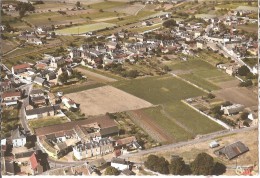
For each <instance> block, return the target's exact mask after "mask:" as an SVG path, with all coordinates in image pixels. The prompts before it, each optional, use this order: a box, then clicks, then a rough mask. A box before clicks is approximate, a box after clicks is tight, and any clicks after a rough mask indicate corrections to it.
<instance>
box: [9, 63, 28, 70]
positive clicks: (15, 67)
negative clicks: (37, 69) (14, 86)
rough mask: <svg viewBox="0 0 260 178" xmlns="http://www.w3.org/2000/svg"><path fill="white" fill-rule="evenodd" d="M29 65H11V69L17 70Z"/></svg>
mask: <svg viewBox="0 0 260 178" xmlns="http://www.w3.org/2000/svg"><path fill="white" fill-rule="evenodd" d="M29 67H30V65H29V64H26V63H25V64H20V65H16V66H13V69H14V70H18V69H26V68H29Z"/></svg>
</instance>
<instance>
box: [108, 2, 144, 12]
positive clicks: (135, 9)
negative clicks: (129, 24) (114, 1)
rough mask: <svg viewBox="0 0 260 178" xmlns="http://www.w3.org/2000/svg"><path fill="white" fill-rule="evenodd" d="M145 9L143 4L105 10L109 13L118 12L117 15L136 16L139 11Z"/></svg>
mask: <svg viewBox="0 0 260 178" xmlns="http://www.w3.org/2000/svg"><path fill="white" fill-rule="evenodd" d="M144 7H145V5H143V4H134V5H129V4H126V5H122V6H119V7H112V8H108V9H106V11H111V12H114V11H116V12H119V13H126V14H129V15H136V14H137V13H138V12H139V11H140V10H141V9H143V8H144Z"/></svg>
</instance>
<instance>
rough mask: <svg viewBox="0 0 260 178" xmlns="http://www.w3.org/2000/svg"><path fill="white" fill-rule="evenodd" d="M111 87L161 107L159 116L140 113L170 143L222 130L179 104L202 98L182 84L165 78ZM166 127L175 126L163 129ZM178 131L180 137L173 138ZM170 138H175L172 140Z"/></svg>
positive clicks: (117, 83) (150, 112)
mask: <svg viewBox="0 0 260 178" xmlns="http://www.w3.org/2000/svg"><path fill="white" fill-rule="evenodd" d="M113 85H114V86H115V87H117V88H119V89H121V90H124V91H126V92H128V93H130V94H133V95H135V96H137V97H140V98H142V99H145V100H146V101H149V102H151V103H153V104H154V105H161V106H162V109H161V110H160V112H155V111H156V110H158V109H154V108H152V109H150V108H149V109H144V110H143V111H142V112H144V113H146V114H147V115H148V116H149V118H150V121H149V122H151V123H156V125H159V126H160V127H161V128H162V129H163V130H164V131H166V132H167V134H169V135H171V136H172V139H171V141H176V140H177V141H179V140H184V139H188V138H191V137H192V136H195V135H198V134H206V133H210V132H213V131H218V130H221V129H223V128H222V127H221V126H219V125H218V124H216V123H214V122H212V121H210V120H209V119H208V118H206V117H204V116H202V115H201V114H199V113H197V112H196V111H194V110H193V109H191V108H189V107H188V106H187V105H185V104H184V103H182V102H181V100H183V99H186V98H191V97H195V96H201V95H204V94H205V93H204V92H202V91H201V90H199V89H197V88H195V87H193V86H191V85H189V84H187V83H186V82H184V81H182V80H179V79H177V78H174V77H172V76H169V75H166V76H160V77H147V78H142V79H135V80H129V81H119V82H114V83H113ZM191 116H192V117H191ZM153 117H154V118H153ZM167 123H175V124H169V125H167ZM176 125H177V126H178V127H177V126H176ZM178 130H179V131H180V132H181V133H182V134H179V135H178V134H176V133H175V132H177V131H178ZM179 131H178V132H179ZM183 132H185V134H184V133H183ZM174 134H176V135H175V137H174V136H173V135H174Z"/></svg>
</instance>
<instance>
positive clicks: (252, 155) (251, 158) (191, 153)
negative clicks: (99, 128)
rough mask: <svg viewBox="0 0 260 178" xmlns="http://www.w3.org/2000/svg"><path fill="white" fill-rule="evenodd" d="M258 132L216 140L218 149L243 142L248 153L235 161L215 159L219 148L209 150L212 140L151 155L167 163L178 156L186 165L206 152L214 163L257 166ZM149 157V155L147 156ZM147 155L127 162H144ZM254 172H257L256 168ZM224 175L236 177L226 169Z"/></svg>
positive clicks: (232, 171)
mask: <svg viewBox="0 0 260 178" xmlns="http://www.w3.org/2000/svg"><path fill="white" fill-rule="evenodd" d="M257 137H258V131H257V129H256V130H252V131H247V132H243V133H238V134H232V135H227V136H224V137H220V138H216V139H215V140H217V141H218V142H219V144H220V147H223V146H225V145H228V144H232V143H234V142H237V141H241V142H243V143H244V144H245V145H246V146H247V147H248V148H249V151H248V152H247V153H245V154H243V155H240V156H239V157H238V158H237V159H233V160H227V159H222V158H219V157H217V156H216V155H215V154H214V151H215V150H217V149H219V148H220V147H217V148H214V149H211V148H209V143H210V142H212V141H213V140H208V141H205V142H201V143H197V144H192V145H187V146H183V147H178V148H172V149H171V150H166V151H165V150H159V151H157V152H156V153H153V154H155V155H158V156H163V157H165V158H166V159H167V160H168V161H170V159H171V156H172V155H179V156H181V157H183V159H184V161H185V162H186V163H190V162H191V161H193V160H194V159H195V157H196V156H197V154H199V153H201V152H206V153H208V154H210V155H211V156H213V158H214V159H215V160H216V161H219V162H222V163H224V164H226V166H235V165H236V162H237V165H239V166H247V165H252V164H254V163H256V164H257V165H258V161H259V160H258V138H257ZM148 155H149V154H148ZM148 155H143V156H139V155H138V156H131V157H129V161H133V162H144V161H145V160H146V159H147V156H148ZM255 171H258V169H257V168H256V169H255ZM224 175H236V173H235V170H234V169H233V170H232V169H228V170H227V172H226V173H224Z"/></svg>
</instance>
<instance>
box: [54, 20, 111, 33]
mask: <svg viewBox="0 0 260 178" xmlns="http://www.w3.org/2000/svg"><path fill="white" fill-rule="evenodd" d="M114 26H115V25H114V24H111V23H104V22H100V23H95V24H89V25H81V26H75V27H69V28H64V29H62V30H56V31H55V32H56V33H57V34H60V35H68V34H83V33H87V32H92V31H97V30H102V29H105V28H109V27H114Z"/></svg>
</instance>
